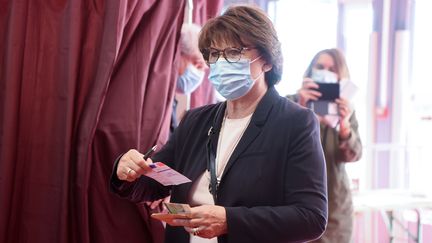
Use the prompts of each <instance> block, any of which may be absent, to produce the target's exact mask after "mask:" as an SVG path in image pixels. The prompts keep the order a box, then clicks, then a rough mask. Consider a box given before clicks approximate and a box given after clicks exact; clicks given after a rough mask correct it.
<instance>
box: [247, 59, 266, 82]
mask: <svg viewBox="0 0 432 243" xmlns="http://www.w3.org/2000/svg"><path fill="white" fill-rule="evenodd" d="M260 58H261V56H258V57H257V58H255V59H253V60H252V61H250V62H249V63H250V64H252V63H253V62H255V61H256V60H258V59H260ZM250 64H249V65H250ZM263 74H264V70H261V73H260V74H259V75H258V77H256V78H254V79H252V81H253V82H255V81H257V80H258V79H259V78H261V76H262V75H263ZM251 77H252V75H251Z"/></svg>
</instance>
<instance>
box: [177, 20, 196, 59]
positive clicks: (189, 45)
mask: <svg viewBox="0 0 432 243" xmlns="http://www.w3.org/2000/svg"><path fill="white" fill-rule="evenodd" d="M200 30H201V27H200V26H199V25H196V24H183V26H182V28H181V34H180V51H181V53H182V54H183V55H186V56H192V55H196V54H197V53H200V52H199V49H198V36H199V32H200Z"/></svg>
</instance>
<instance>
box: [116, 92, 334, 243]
mask: <svg viewBox="0 0 432 243" xmlns="http://www.w3.org/2000/svg"><path fill="white" fill-rule="evenodd" d="M221 106H222V107H221ZM225 106H226V104H225V103H218V104H215V105H208V106H204V107H200V108H197V109H194V110H191V111H190V112H188V113H187V114H186V115H185V117H184V118H183V120H182V122H181V123H180V125H179V127H178V128H177V129H176V131H175V132H174V134H173V136H172V137H171V138H170V140H169V141H168V143H167V144H166V145H165V146H164V147H163V148H162V150H161V151H160V152H158V153H157V154H156V155H155V156H154V157H153V160H154V161H162V162H164V163H166V164H168V165H169V166H171V167H173V168H174V169H176V170H177V171H179V172H181V173H183V174H184V175H185V176H187V177H188V178H190V179H191V180H192V181H195V180H196V179H197V178H198V176H200V175H201V174H202V173H203V172H204V171H205V170H206V168H207V150H206V143H207V140H208V131H209V129H210V127H211V126H214V127H215V130H216V131H219V127H220V126H221V123H222V119H223V114H224V112H219V113H218V114H219V115H218V116H217V117H216V118H215V116H216V113H217V110H218V108H219V107H221V108H220V109H221V110H225ZM215 135H216V137H217V136H218V133H216V134H215ZM216 146H217V138H216V139H213V147H214V148H216ZM115 167H116V166H115ZM115 171H116V169H114V172H113V176H112V178H111V190H112V191H113V192H114V193H116V194H118V195H119V196H121V197H124V198H127V199H129V200H131V201H133V202H141V201H147V200H156V199H159V198H162V197H164V196H166V195H168V194H169V192H170V190H171V201H172V202H179V203H188V196H189V191H190V189H191V186H192V183H187V184H182V185H179V186H174V187H171V188H169V187H163V186H162V185H160V184H158V183H157V182H155V181H153V180H152V179H150V178H148V177H145V176H142V177H140V178H139V179H138V180H137V181H136V182H134V183H127V182H123V181H120V180H118V178H117V177H116V173H115ZM216 204H217V205H221V206H224V207H225V208H226V217H227V225H228V234H226V235H223V236H220V237H219V238H218V240H219V242H220V243H222V242H229V243H243V242H245V243H251V242H262V243H268V242H272V243H276V242H299V241H307V240H311V239H314V238H317V237H319V236H320V235H321V234H322V233H323V232H324V230H325V226H326V223H327V188H326V168H325V160H324V155H323V151H322V147H321V142H320V128H319V122H318V120H317V119H316V117H315V115H314V114H313V113H312V111H310V110H308V109H305V108H301V107H300V106H298V105H297V104H295V103H293V102H291V101H289V100H288V99H286V98H284V97H281V96H279V94H278V93H277V92H276V90H275V89H274V88H273V87H271V88H269V89H268V91H267V93H266V94H265V96H264V97H263V98H262V100H261V101H260V103H259V104H258V106H257V108H256V110H255V112H254V114H253V115H252V118H251V122H250V124H249V126H248V128H247V129H246V131H245V133H244V135H243V137H242V138H241V140H240V142H239V144H238V146H237V147H236V148H235V150H234V152H233V154H232V156H231V158H230V159H229V161H228V164H227V166H226V168H225V171H224V173H223V176H222V179H221V182H220V185H219V189H218V197H217V202H216ZM165 236H166V240H165V241H166V242H169V243H182V242H185V243H187V242H189V234H188V233H187V232H186V231H185V230H184V228H183V227H171V226H167V229H166V235H165Z"/></svg>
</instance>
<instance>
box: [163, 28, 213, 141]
mask: <svg viewBox="0 0 432 243" xmlns="http://www.w3.org/2000/svg"><path fill="white" fill-rule="evenodd" d="M200 30H201V27H200V26H198V25H196V24H183V26H182V28H181V33H180V41H179V48H180V65H179V68H178V71H179V72H178V74H179V77H178V79H177V83H176V93H179V94H186V95H190V94H191V93H192V92H193V91H194V90H195V89H196V88H198V86H200V84H201V83H202V81H203V79H204V75H205V70H206V69H207V65H206V63H205V61H204V59H203V56H202V54H201V52H200V50H199V48H198V36H199V32H200ZM177 103H178V101H177V99H176V98H175V97H174V101H173V112H172V116H171V124H170V134H172V133H173V132H174V129H175V128H176V127H177V126H178V120H177V113H176V110H177Z"/></svg>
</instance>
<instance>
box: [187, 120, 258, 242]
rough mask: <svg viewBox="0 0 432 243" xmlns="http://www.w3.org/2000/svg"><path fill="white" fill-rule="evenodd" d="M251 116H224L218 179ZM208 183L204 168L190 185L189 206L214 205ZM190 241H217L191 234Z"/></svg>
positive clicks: (218, 149)
mask: <svg viewBox="0 0 432 243" xmlns="http://www.w3.org/2000/svg"><path fill="white" fill-rule="evenodd" d="M251 117H252V114H250V115H249V116H247V117H244V118H240V119H229V118H225V117H224V120H223V122H222V126H221V131H220V134H219V140H218V146H217V151H216V159H215V160H216V168H217V170H216V176H217V177H218V180H220V179H221V176H222V174H223V171H224V170H225V167H226V164H227V162H228V160H229V158H230V157H231V154H232V153H233V151H234V149H235V147H236V146H237V144H238V143H239V141H240V139H241V137H242V136H243V133H244V132H245V130H246V128H247V126H248V125H249V122H250V120H251ZM209 185H210V172H209V171H208V170H206V171H205V172H204V173H203V174H202V175H201V176H199V177H198V178H197V180H196V181H195V182H194V183H193V185H192V188H191V192H190V193H191V194H190V195H189V204H190V205H191V206H198V205H214V201H213V196H212V194H211V193H210V192H209ZM190 243H217V237H214V238H212V239H205V238H201V237H199V236H193V235H191V237H190Z"/></svg>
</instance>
